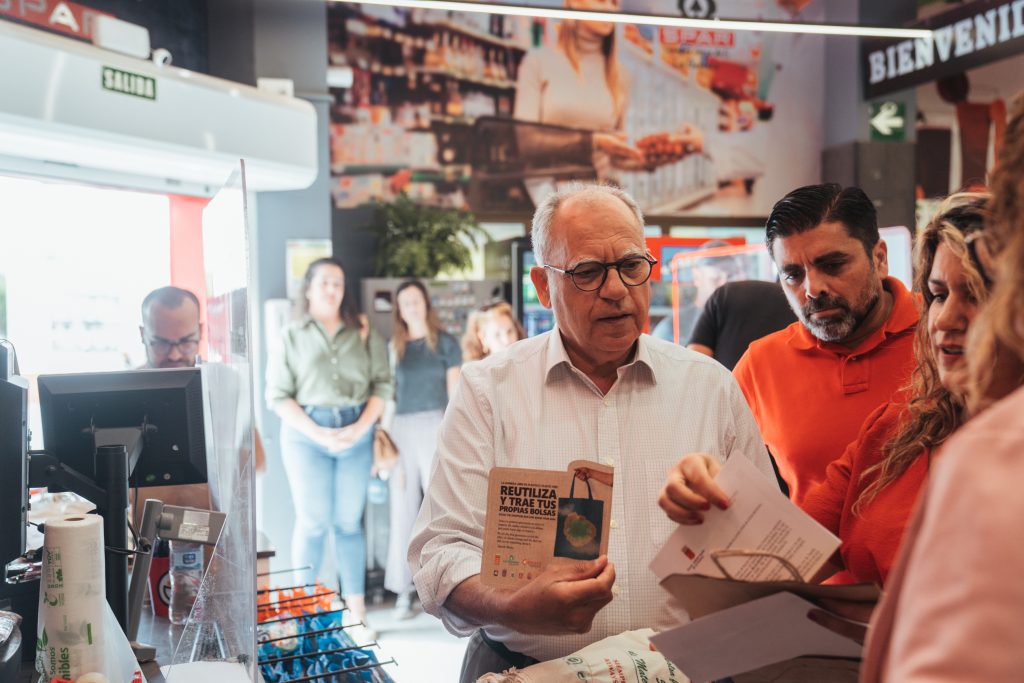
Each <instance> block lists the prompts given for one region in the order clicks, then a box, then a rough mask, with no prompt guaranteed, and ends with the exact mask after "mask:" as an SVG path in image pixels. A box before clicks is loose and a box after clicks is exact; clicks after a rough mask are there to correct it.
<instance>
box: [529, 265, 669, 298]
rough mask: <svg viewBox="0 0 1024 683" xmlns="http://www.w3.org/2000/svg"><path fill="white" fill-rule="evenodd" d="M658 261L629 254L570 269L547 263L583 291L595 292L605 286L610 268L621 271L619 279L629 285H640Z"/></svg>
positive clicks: (546, 266)
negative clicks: (608, 260) (569, 278)
mask: <svg viewBox="0 0 1024 683" xmlns="http://www.w3.org/2000/svg"><path fill="white" fill-rule="evenodd" d="M657 262H658V261H657V260H655V259H652V258H650V257H648V256H627V257H626V258H624V259H619V260H618V261H615V262H614V263H602V262H600V261H583V262H582V263H578V264H576V266H574V267H573V268H570V269H568V270H565V269H562V268H556V267H555V266H548V265H545V266H544V267H545V268H549V269H551V270H553V271H555V272H558V273H562V274H563V275H568V276H569V277H571V278H572V283H573V284H574V285H576V289H578V290H580V291H581V292H593V291H596V290H598V289H601V288H602V287H604V283H605V281H606V280H607V279H608V270H609V269H611V268H614V269H615V270H617V271H618V272H619V279H620V280H622V284H624V285H626V286H627V287H639V286H640V285H642V284H643V283H645V282H647V281H648V280H649V279H650V277H651V270H652V269H653V268H654V264H656V263H657Z"/></svg>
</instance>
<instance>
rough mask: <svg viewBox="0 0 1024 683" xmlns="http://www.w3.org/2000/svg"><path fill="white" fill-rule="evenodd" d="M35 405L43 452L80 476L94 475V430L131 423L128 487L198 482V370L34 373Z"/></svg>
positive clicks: (202, 449)
mask: <svg viewBox="0 0 1024 683" xmlns="http://www.w3.org/2000/svg"><path fill="white" fill-rule="evenodd" d="M39 410H40V417H41V419H42V424H43V447H44V449H45V450H46V451H47V452H48V453H50V454H51V455H53V456H54V457H55V458H57V460H59V461H61V462H62V463H64V464H65V465H67V466H68V467H70V468H72V469H74V470H77V471H78V472H79V473H80V474H83V475H85V476H86V477H90V478H95V477H96V464H95V452H96V446H97V441H98V440H99V437H98V434H99V432H98V430H117V429H121V430H127V429H133V428H139V429H143V442H142V451H141V454H140V455H139V458H138V461H137V462H136V463H135V468H134V471H133V472H132V475H131V480H130V482H131V485H132V486H168V485H173V484H200V483H204V482H206V437H205V432H204V426H203V391H202V378H201V376H200V371H199V369H198V368H173V369H164V370H127V371H122V372H93V373H80V374H67V375H40V376H39ZM106 433H107V434H109V433H110V432H106ZM125 446H127V447H128V450H129V453H131V444H128V443H126V444H125Z"/></svg>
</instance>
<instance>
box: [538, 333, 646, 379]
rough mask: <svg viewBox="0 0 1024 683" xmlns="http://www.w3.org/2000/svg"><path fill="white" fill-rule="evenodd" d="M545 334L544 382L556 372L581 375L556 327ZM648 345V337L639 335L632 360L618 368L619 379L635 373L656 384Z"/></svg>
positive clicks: (555, 374)
mask: <svg viewBox="0 0 1024 683" xmlns="http://www.w3.org/2000/svg"><path fill="white" fill-rule="evenodd" d="M546 334H547V335H548V343H547V348H546V349H545V352H544V354H545V356H544V379H545V381H546V382H548V381H551V380H552V379H553V378H554V377H555V376H557V372H558V371H566V372H570V373H571V372H572V371H573V370H575V371H576V372H578V373H580V374H583V373H582V371H581V370H580V369H579V368H577V367H576V366H575V365H573V364H572V360H570V358H569V354H568V352H567V351H566V350H565V342H564V341H563V340H562V334H561V333H560V332H559V331H558V328H557V327H556V328H555V329H553V330H551V331H550V332H547V333H546ZM649 345H650V337H648V336H647V335H646V334H641V335H640V338H639V339H638V340H637V344H636V350H635V351H634V353H633V358H632V360H630V361H629V362H627V363H626V364H625V365H623V366H622V367H620V368H619V372H618V374H619V377H620V378H621V377H622V376H623V375H624V374H625V373H627V372H637V373H639V374H638V376H645V377H646V378H647V379H648V380H649V381H650V383H651V384H657V383H658V380H657V378H656V377H655V374H654V363H653V361H652V358H651V350H650V347H649ZM634 368H635V370H634ZM584 376H585V375H584Z"/></svg>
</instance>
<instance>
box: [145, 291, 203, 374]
mask: <svg viewBox="0 0 1024 683" xmlns="http://www.w3.org/2000/svg"><path fill="white" fill-rule="evenodd" d="M139 333H140V334H141V335H142V343H143V345H145V347H146V365H145V367H147V368H191V367H193V366H194V365H195V364H196V351H198V350H199V340H200V339H201V338H202V336H203V325H202V323H200V322H199V299H198V298H197V297H196V295H195V294H193V293H192V292H190V291H188V290H187V289H181V288H180V287H161V288H160V289H154V290H153V291H152V292H150V293H149V294H147V295H146V298H145V299H143V301H142V325H141V326H140V327H139Z"/></svg>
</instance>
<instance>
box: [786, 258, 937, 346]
mask: <svg viewBox="0 0 1024 683" xmlns="http://www.w3.org/2000/svg"><path fill="white" fill-rule="evenodd" d="M882 287H883V288H884V289H885V290H886V291H887V292H889V293H890V294H892V310H891V311H890V312H889V317H888V318H886V320H885V323H883V324H882V326H881V327H880V328H878V329H877V330H875V331H874V332H872V333H871V334H870V335H869V336H868V337H867V338H865V339H864V340H863V341H862V342H861V343H860V344H858V345H857V347H856V348H853V349H851V348H849V347H846V346H843V345H842V344H837V343H833V342H823V341H821V340H820V339H818V338H817V337H815V336H814V335H813V334H811V333H810V331H809V330H808V329H807V327H806V326H805V325H804V324H803V323H801V322H797V323H796V324H795V327H796V333H795V334H794V335H793V336H792V337H791V338H790V340H789V343H790V346H792V347H793V348H795V349H799V350H802V351H810V350H812V349H821V350H826V351H833V352H837V353H839V354H840V355H847V354H863V353H868V352H870V351H873V350H875V349H876V348H877V347H878V346H879V345H880V344H881V343H882V342H884V341H885V340H886V339H888V338H889V337H893V336H896V335H900V334H903V333H905V332H907V331H908V330H911V329H913V327H914V326H915V325H917V321H918V319H919V318H920V315H921V314H920V311H919V310H918V306H917V297H916V296H915V295H914V294H911V292H910V290H908V289H907V288H906V286H905V285H904V284H903V283H902V282H901V281H900V280H898V279H897V278H894V277H887V278H885V279H884V280H882Z"/></svg>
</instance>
